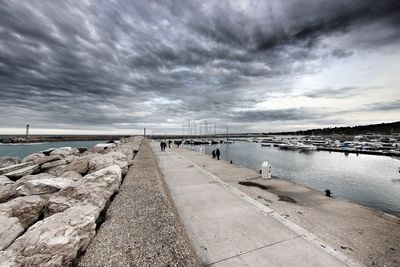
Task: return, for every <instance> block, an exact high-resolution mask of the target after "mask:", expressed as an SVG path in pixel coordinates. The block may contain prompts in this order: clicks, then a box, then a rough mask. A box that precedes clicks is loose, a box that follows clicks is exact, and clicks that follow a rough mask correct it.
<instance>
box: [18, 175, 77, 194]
mask: <svg viewBox="0 0 400 267" xmlns="http://www.w3.org/2000/svg"><path fill="white" fill-rule="evenodd" d="M74 184H75V181H74V180H72V179H70V178H50V179H39V180H28V181H26V182H24V183H23V184H22V185H21V186H19V187H18V188H17V189H16V190H17V194H18V195H23V196H29V195H43V194H50V193H54V192H57V191H60V190H61V189H63V188H66V187H68V186H73V185H74Z"/></svg>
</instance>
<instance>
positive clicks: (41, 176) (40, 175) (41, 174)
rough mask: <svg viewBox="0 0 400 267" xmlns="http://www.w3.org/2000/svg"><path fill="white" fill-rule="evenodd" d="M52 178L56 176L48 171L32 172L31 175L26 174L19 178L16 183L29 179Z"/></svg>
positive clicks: (19, 183)
mask: <svg viewBox="0 0 400 267" xmlns="http://www.w3.org/2000/svg"><path fill="white" fill-rule="evenodd" d="M51 178H56V176H54V175H52V174H50V173H47V172H42V173H38V174H30V175H25V176H24V177H22V178H21V179H19V180H18V181H17V182H16V184H17V185H18V186H20V185H22V184H23V183H24V182H26V181H29V180H41V179H51Z"/></svg>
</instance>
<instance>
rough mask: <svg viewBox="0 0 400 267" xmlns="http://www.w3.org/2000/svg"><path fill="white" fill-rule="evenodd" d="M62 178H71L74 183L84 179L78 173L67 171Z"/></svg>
mask: <svg viewBox="0 0 400 267" xmlns="http://www.w3.org/2000/svg"><path fill="white" fill-rule="evenodd" d="M60 177H63V178H70V179H72V180H74V181H79V180H80V179H82V175H81V174H80V173H78V172H76V171H66V172H64V173H63V174H61V176H60Z"/></svg>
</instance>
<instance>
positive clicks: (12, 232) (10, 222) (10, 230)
mask: <svg viewBox="0 0 400 267" xmlns="http://www.w3.org/2000/svg"><path fill="white" fill-rule="evenodd" d="M23 232H24V227H22V225H21V224H20V222H19V220H18V218H15V217H9V216H8V214H6V213H3V212H0V250H4V249H5V248H7V247H8V246H9V245H10V244H11V243H12V242H13V241H14V240H15V239H16V238H17V237H18V236H19V235H20V234H21V233H23Z"/></svg>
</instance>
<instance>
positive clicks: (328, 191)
mask: <svg viewBox="0 0 400 267" xmlns="http://www.w3.org/2000/svg"><path fill="white" fill-rule="evenodd" d="M325 196H327V197H331V190H329V189H326V190H325Z"/></svg>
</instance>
